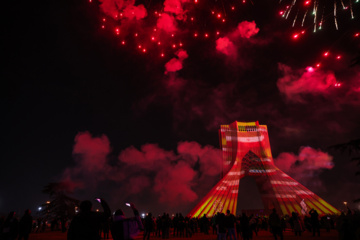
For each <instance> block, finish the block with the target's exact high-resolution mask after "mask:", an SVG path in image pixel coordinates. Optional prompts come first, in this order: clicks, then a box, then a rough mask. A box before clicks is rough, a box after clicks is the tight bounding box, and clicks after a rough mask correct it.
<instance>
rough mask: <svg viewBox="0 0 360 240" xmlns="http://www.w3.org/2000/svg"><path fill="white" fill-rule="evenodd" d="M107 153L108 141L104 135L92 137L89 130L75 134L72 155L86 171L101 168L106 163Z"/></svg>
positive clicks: (108, 151) (108, 148)
mask: <svg viewBox="0 0 360 240" xmlns="http://www.w3.org/2000/svg"><path fill="white" fill-rule="evenodd" d="M109 153H110V142H109V139H108V138H107V137H106V136H105V135H102V136H101V137H92V136H91V135H90V133H89V132H83V133H78V134H77V135H76V136H75V145H74V149H73V154H74V157H75V159H76V160H77V161H78V164H80V165H82V166H83V167H85V168H86V170H87V171H89V172H91V171H98V170H99V169H101V168H102V167H103V166H104V165H105V164H106V157H107V155H108V154H109Z"/></svg>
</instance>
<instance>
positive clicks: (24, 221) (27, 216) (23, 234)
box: [18, 209, 33, 240]
mask: <svg viewBox="0 0 360 240" xmlns="http://www.w3.org/2000/svg"><path fill="white" fill-rule="evenodd" d="M32 221H33V219H32V216H31V211H30V210H29V209H27V210H26V211H25V213H24V216H22V218H21V219H20V222H19V238H18V239H19V240H21V239H24V240H28V239H29V234H30V232H31V228H32Z"/></svg>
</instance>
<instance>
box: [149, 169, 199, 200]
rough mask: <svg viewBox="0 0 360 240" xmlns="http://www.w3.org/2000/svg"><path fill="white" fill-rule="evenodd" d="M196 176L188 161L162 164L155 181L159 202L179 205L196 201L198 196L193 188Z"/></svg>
mask: <svg viewBox="0 0 360 240" xmlns="http://www.w3.org/2000/svg"><path fill="white" fill-rule="evenodd" d="M195 176H196V172H195V171H194V170H193V169H192V168H191V167H190V165H189V164H188V163H186V162H178V163H176V164H175V165H172V164H171V165H170V164H169V165H165V166H162V167H161V168H160V169H158V171H157V173H156V177H155V181H154V190H155V192H156V193H158V194H159V202H160V203H167V204H170V205H173V206H177V205H180V204H181V203H188V202H193V201H195V200H196V199H197V198H198V196H197V194H196V193H195V192H194V191H193V190H192V188H191V186H192V183H193V180H194V178H195Z"/></svg>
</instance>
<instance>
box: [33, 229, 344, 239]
mask: <svg viewBox="0 0 360 240" xmlns="http://www.w3.org/2000/svg"><path fill="white" fill-rule="evenodd" d="M320 235H321V236H320V237H313V236H312V234H311V233H309V232H304V233H303V235H302V236H301V237H295V236H294V233H293V232H291V231H286V232H285V233H284V240H295V239H296V240H297V239H316V240H337V239H339V237H338V232H337V231H335V230H331V231H330V232H329V233H328V232H326V231H325V230H322V231H321V233H320ZM136 239H142V234H140V235H139V236H138V237H137V238H136ZM150 239H153V240H160V239H162V238H158V237H153V236H151V238H150ZM170 239H173V240H180V239H184V238H174V237H172V236H171V237H170ZM189 239H190V238H189ZM191 239H192V240H216V235H212V234H210V235H204V234H202V233H196V234H194V236H193V237H192V238H191ZM262 239H274V237H273V236H272V235H271V233H270V232H267V231H260V232H259V234H258V236H254V238H253V240H262ZM29 240H66V233H62V232H58V231H56V232H45V233H32V234H31V235H30V238H29Z"/></svg>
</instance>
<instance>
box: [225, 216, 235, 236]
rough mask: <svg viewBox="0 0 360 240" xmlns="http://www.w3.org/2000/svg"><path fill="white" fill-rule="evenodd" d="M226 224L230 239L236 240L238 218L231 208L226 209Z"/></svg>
mask: <svg viewBox="0 0 360 240" xmlns="http://www.w3.org/2000/svg"><path fill="white" fill-rule="evenodd" d="M225 224H226V229H227V233H228V236H229V238H230V240H231V239H233V240H236V231H235V227H236V218H235V216H234V215H233V214H231V213H230V210H226V216H225Z"/></svg>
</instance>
